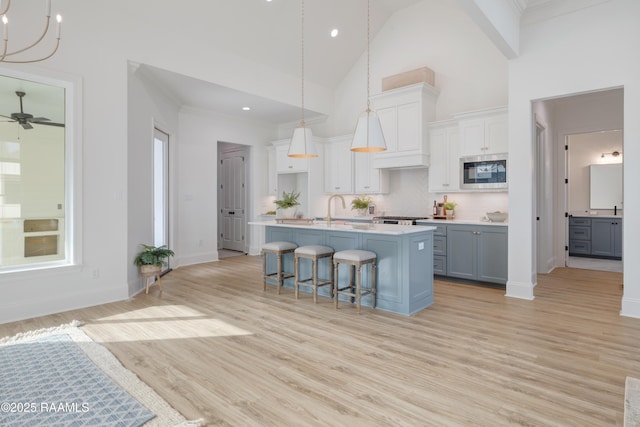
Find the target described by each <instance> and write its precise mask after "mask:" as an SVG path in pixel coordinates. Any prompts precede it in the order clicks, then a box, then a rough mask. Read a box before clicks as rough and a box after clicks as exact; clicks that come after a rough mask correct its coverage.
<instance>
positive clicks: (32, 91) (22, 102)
mask: <svg viewBox="0 0 640 427" xmlns="http://www.w3.org/2000/svg"><path fill="white" fill-rule="evenodd" d="M29 77H32V76H29ZM36 80H40V81H36ZM69 86H70V85H68V84H66V86H65V84H62V85H56V84H51V82H50V81H48V80H47V79H44V78H43V79H38V78H37V77H36V78H35V79H32V78H17V77H15V76H0V87H2V88H3V89H6V90H3V91H2V93H0V115H1V116H2V117H0V272H6V271H15V270H28V269H35V268H40V267H42V266H51V265H66V264H72V263H73V260H72V254H73V245H72V241H71V236H73V226H72V222H71V219H72V217H73V214H72V212H73V209H71V210H70V209H69V208H70V207H71V206H70V201H71V200H72V197H71V196H72V192H71V188H72V186H71V184H72V183H71V182H70V179H71V177H72V174H71V173H70V172H71V166H72V165H71V164H70V163H71V160H72V159H73V155H72V153H71V152H70V151H71V150H70V149H71V144H70V141H69V138H68V129H67V123H66V122H67V120H66V118H67V115H68V112H67V110H68V104H67V100H66V98H65V97H66V95H67V91H68V87H69ZM71 208H72V207H71Z"/></svg>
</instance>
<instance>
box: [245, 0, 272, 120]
mask: <svg viewBox="0 0 640 427" xmlns="http://www.w3.org/2000/svg"><path fill="white" fill-rule="evenodd" d="M267 1H271V0H267ZM249 110H251V107H242V111H249Z"/></svg>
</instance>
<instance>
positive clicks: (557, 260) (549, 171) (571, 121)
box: [532, 87, 624, 274]
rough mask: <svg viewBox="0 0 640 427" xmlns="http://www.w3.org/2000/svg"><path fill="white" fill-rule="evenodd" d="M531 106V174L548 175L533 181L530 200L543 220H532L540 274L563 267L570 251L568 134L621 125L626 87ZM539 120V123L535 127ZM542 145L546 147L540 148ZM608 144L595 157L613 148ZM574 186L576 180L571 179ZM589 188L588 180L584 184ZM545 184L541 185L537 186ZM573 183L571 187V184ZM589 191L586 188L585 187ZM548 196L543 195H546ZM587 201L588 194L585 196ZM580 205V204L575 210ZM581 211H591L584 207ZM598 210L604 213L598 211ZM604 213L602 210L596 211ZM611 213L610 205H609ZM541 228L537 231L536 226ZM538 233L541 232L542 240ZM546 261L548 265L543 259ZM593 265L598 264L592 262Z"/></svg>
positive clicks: (618, 127) (536, 102)
mask: <svg viewBox="0 0 640 427" xmlns="http://www.w3.org/2000/svg"><path fill="white" fill-rule="evenodd" d="M532 107H533V115H534V117H533V120H534V126H533V135H532V138H533V139H534V141H536V143H537V144H538V146H537V147H536V146H535V145H534V147H535V148H534V150H536V151H537V154H536V155H535V163H536V165H535V173H536V174H537V176H544V177H547V178H545V179H544V180H536V182H535V186H536V190H535V193H534V194H535V196H534V203H535V204H536V215H537V214H538V213H541V214H542V215H544V216H545V219H548V221H547V222H546V223H543V222H542V221H536V224H535V226H536V227H537V229H536V232H535V235H536V247H535V250H536V252H535V253H536V258H537V260H536V268H537V272H538V273H541V274H546V273H549V272H550V271H551V270H553V269H554V268H556V267H565V266H566V265H567V257H568V252H569V247H568V246H569V245H568V241H569V236H568V234H569V215H570V214H571V210H570V207H569V203H568V200H569V197H570V192H573V191H574V190H573V189H570V185H569V183H570V181H571V179H572V178H570V176H569V166H568V161H567V150H568V148H566V147H567V143H566V141H567V138H568V137H569V136H570V135H578V134H590V133H598V132H603V131H620V133H621V134H622V130H623V129H624V124H623V118H624V89H623V88H621V87H619V88H611V89H602V90H594V91H592V92H587V93H580V94H574V95H568V96H563V97H558V98H550V99H544V100H536V101H533V102H532ZM536 123H541V124H542V125H543V126H535V124H536ZM540 144H541V145H542V146H543V147H544V149H543V150H539V147H540ZM612 151H614V150H609V149H608V148H606V145H605V146H603V147H601V148H600V149H599V152H598V156H601V155H602V153H606V152H612ZM573 179H574V185H575V184H576V181H575V178H573ZM584 185H585V186H586V187H585V188H588V185H589V184H588V182H587V183H586V184H584ZM540 187H543V188H540ZM572 187H573V186H572ZM585 191H587V190H585ZM545 195H546V197H545ZM585 198H586V199H588V195H587V196H585ZM577 209H580V208H577ZM583 210H586V211H589V210H590V209H589V208H588V207H587V208H585V209H583ZM598 211H602V210H601V209H598ZM599 213H603V212H599ZM611 213H613V206H612V207H611ZM538 227H540V229H538ZM541 236H544V237H543V238H541ZM544 260H549V262H548V263H546V262H541V261H544ZM591 267H596V268H597V266H596V265H593V266H591Z"/></svg>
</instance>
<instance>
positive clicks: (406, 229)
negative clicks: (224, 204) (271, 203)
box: [249, 220, 436, 235]
mask: <svg viewBox="0 0 640 427" xmlns="http://www.w3.org/2000/svg"><path fill="white" fill-rule="evenodd" d="M249 225H259V226H265V227H266V226H269V227H286V228H305V229H307V230H332V231H344V232H351V233H372V234H389V235H401V234H413V233H420V232H425V231H435V229H436V227H433V226H428V225H397V224H369V223H350V222H347V221H341V220H334V221H332V222H331V225H327V223H326V221H314V222H313V223H310V224H279V223H276V221H275V220H274V221H253V222H250V223H249Z"/></svg>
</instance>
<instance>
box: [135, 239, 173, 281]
mask: <svg viewBox="0 0 640 427" xmlns="http://www.w3.org/2000/svg"><path fill="white" fill-rule="evenodd" d="M142 247H143V248H144V250H142V251H141V252H139V253H138V255H136V257H135V259H134V260H133V263H134V264H135V265H137V266H138V267H140V272H141V273H143V274H150V273H153V272H157V271H160V270H161V269H162V266H163V265H167V259H168V258H169V257H170V256H173V255H175V253H174V252H173V251H172V250H171V249H169V248H167V246H166V245H162V246H153V245H145V244H142Z"/></svg>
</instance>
